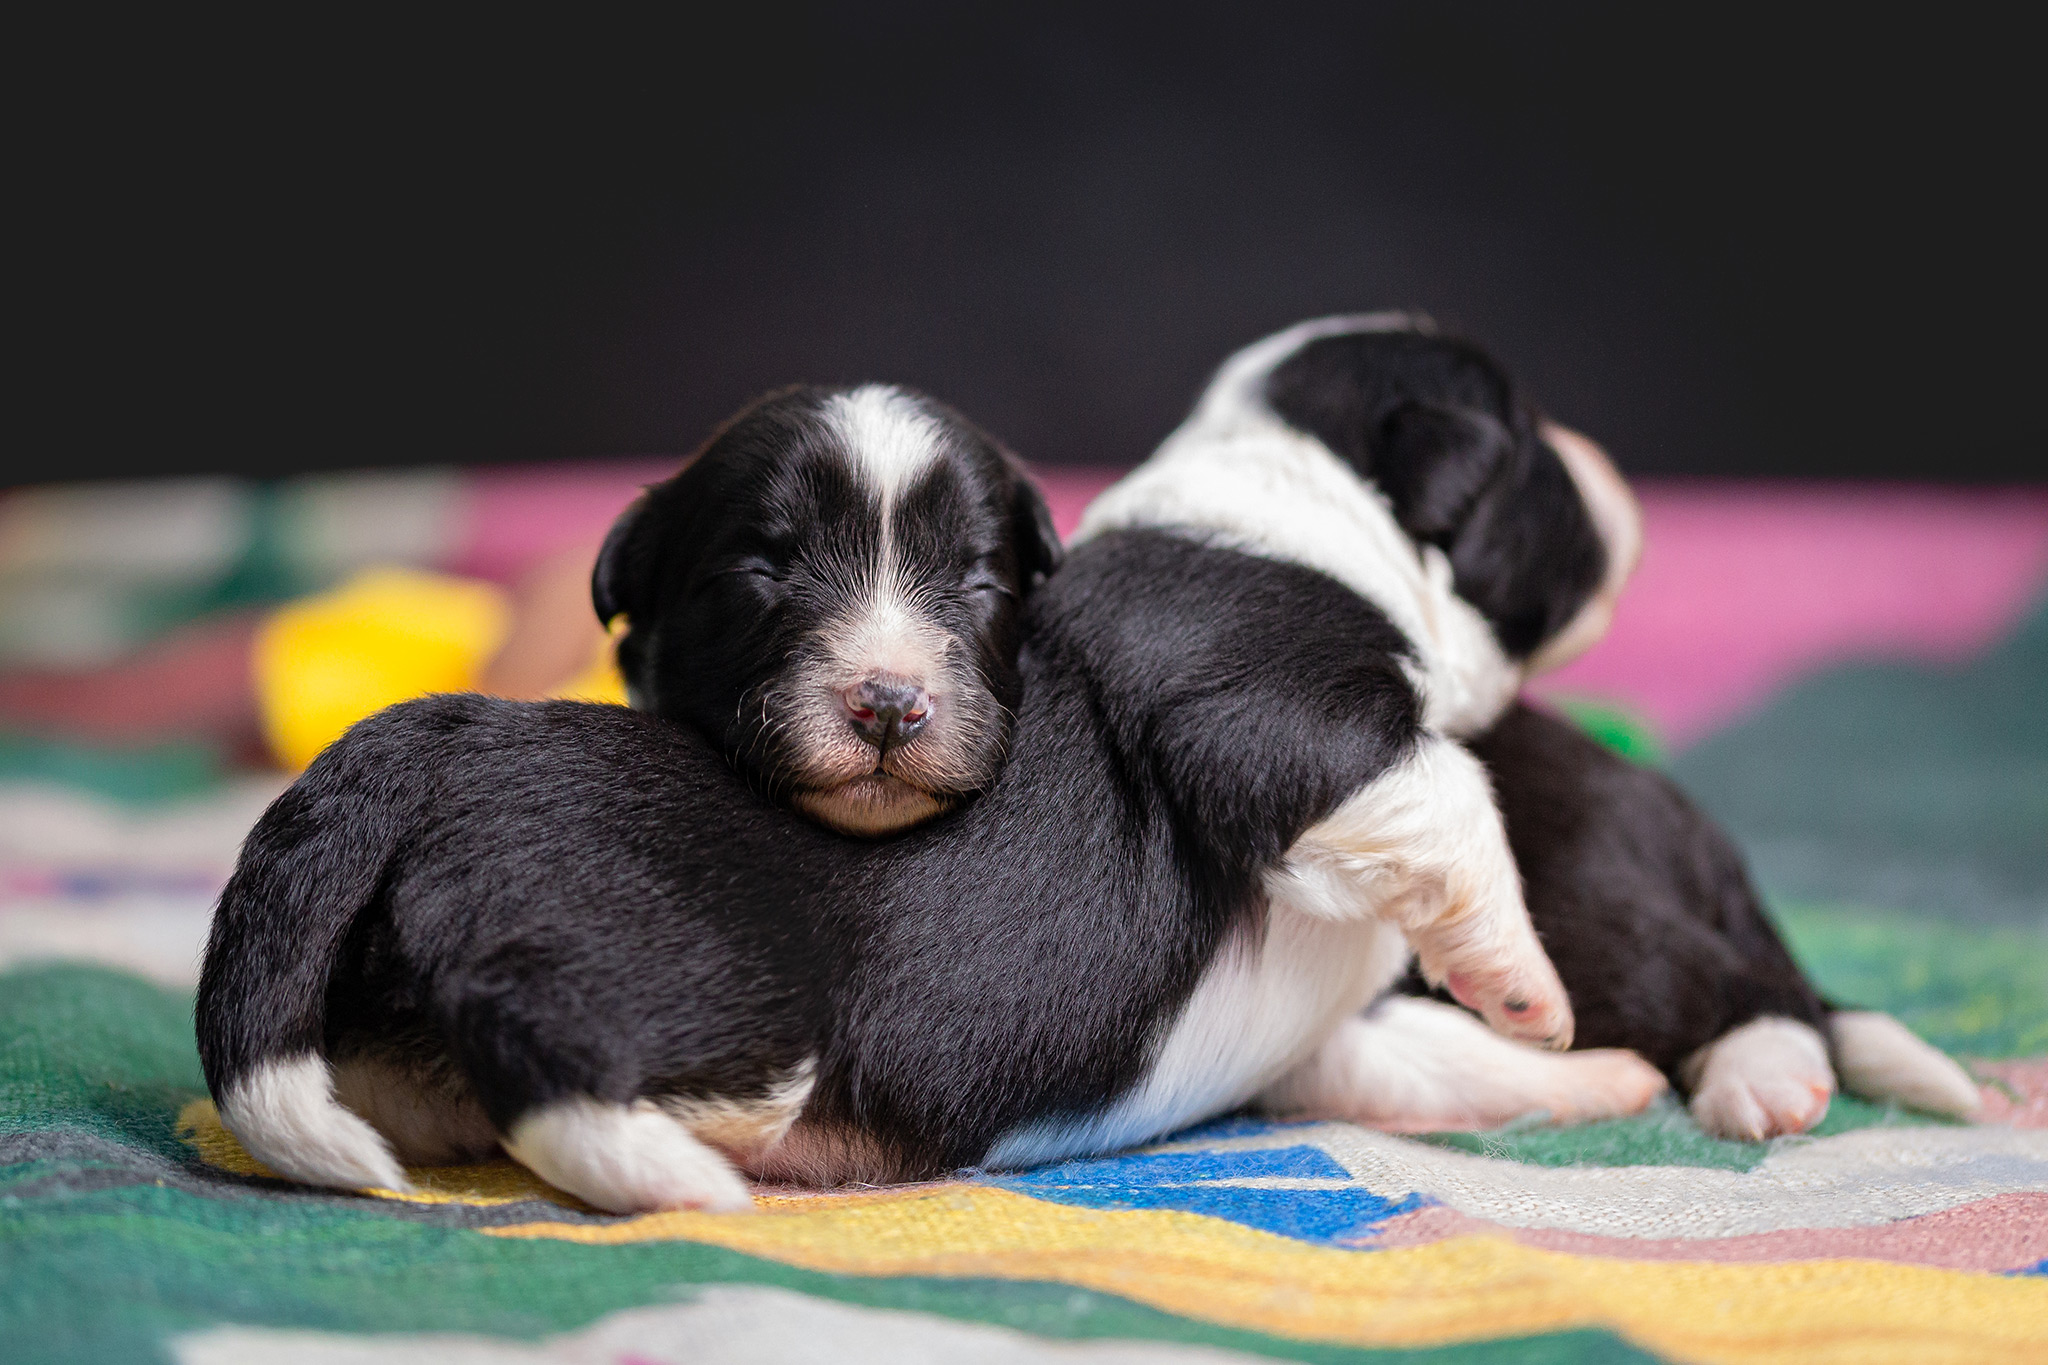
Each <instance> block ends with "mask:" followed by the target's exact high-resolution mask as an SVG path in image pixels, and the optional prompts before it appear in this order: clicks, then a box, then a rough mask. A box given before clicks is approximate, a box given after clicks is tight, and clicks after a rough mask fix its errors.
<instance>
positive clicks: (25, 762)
mask: <svg viewBox="0 0 2048 1365" xmlns="http://www.w3.org/2000/svg"><path fill="white" fill-rule="evenodd" d="M226 772H227V764H226V763H225V761H224V760H223V758H222V756H221V753H220V751H219V750H218V749H216V748H215V747H214V746H212V745H210V744H204V743H201V742H200V741H198V740H172V741H168V742H166V743H163V744H152V745H149V746H147V747H144V748H135V749H129V748H121V749H112V748H106V749H103V748H97V747H94V746H91V745H86V744H79V743H75V742H72V741H57V740H48V739H37V738H34V737H32V736H29V735H21V734H9V733H6V732H4V731H0V782H46V783H49V784H51V785H52V786H61V787H66V788H69V789H70V790H72V791H75V792H83V793H87V794H90V795H93V796H99V797H105V798H107V799H110V800H114V801H120V802H124V803H127V804H130V805H147V804H151V803H154V802H158V801H175V800H178V799H179V798H181V797H188V796H198V795H201V794H203V793H205V792H209V791H211V790H213V789H214V788H215V787H217V786H219V785H220V783H221V780H222V778H223V777H224V776H225V775H226Z"/></svg>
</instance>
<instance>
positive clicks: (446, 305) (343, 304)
mask: <svg viewBox="0 0 2048 1365" xmlns="http://www.w3.org/2000/svg"><path fill="white" fill-rule="evenodd" d="M968 8H969V7H963V6H939V5H932V6H902V5H895V6H887V7H879V8H862V9H859V10H855V9H850V8H849V9H836V8H835V9H802V10H784V11H778V12H776V13H774V14H772V15H771V14H765V13H764V14H762V15H761V16H760V17H758V18H747V19H741V20H738V21H733V20H724V21H721V22H719V23H718V24H715V25H714V24H709V23H698V22H694V21H693V22H690V23H684V24H679V25H675V26H672V27H668V28H664V29H662V30H660V31H653V30H636V29H628V28H623V27H622V28H618V29H616V30H610V31H597V30H591V29H584V30H581V31H577V32H568V31H565V30H563V29H561V28H559V27H558V26H557V25H558V23H559V21H548V22H547V23H545V24H539V25H534V26H530V27H525V28H519V29H516V30H515V29H514V28H512V27H510V25H511V24H512V22H513V21H510V20H507V19H505V18H503V17H502V16H493V17H492V18H491V19H490V20H489V21H488V23H486V22H485V21H482V20H479V21H477V25H476V26H475V27H473V28H464V29H448V30H440V31H426V30H423V29H420V28H417V27H414V26H411V25H408V24H394V25H392V26H388V27H376V28H371V27H364V26H362V24H363V21H362V20H360V19H358V20H353V21H348V22H344V21H342V20H337V21H336V22H335V24H334V26H333V27H331V28H329V29H326V30H317V31H316V30H313V29H295V30H292V31H285V30H264V29H261V28H251V27H249V26H248V25H246V24H242V25H238V26H236V27H235V28H233V29H227V28H222V29H220V30H218V31H205V30H199V29H194V28H192V27H190V26H189V24H187V23H186V22H184V21H164V20H158V21H154V22H157V23H160V24H167V25H168V24H176V26H175V27H169V26H166V27H164V28H162V29H159V30H153V31H138V30H135V29H132V28H123V29H121V30H119V31H114V30H112V29H111V28H106V27H103V28H102V29H100V30H98V31H80V32H73V33H69V34H65V35H62V36H55V35H52V36H51V37H50V38H49V39H48V41H47V42H46V43H45V44H43V45H42V46H41V48H40V49H37V50H35V51H33V52H32V53H31V52H24V54H23V61H24V64H26V65H28V66H31V67H33V68H36V69H38V70H40V71H42V72H43V73H44V75H45V78H46V80H45V84H44V85H43V87H42V89H41V92H40V95H39V96H38V97H37V98H32V99H29V100H27V101H26V102H25V107H26V108H27V110H28V113H27V114H26V116H25V117H24V119H23V121H21V122H20V123H18V124H17V134H18V136H19V137H20V138H22V139H23V140H25V142H26V144H27V148H28V152H29V155H28V158H27V161H26V163H25V165H24V166H23V168H21V169H20V170H18V172H17V177H16V180H17V183H16V185H15V191H16V193H15V195H14V196H12V197H13V198H14V199H15V203H16V207H17V212H18V213H19V214H20V219H19V220H18V221H23V222H26V224H27V225H28V227H29V229H30V231H29V233H28V234H27V236H28V237H29V239H30V242H31V244H30V245H28V246H26V247H23V248H20V249H19V250H20V255H19V256H18V257H17V260H18V262H19V263H20V271H21V278H20V281H19V282H20V284H21V285H22V286H23V288H22V289H21V290H20V294H21V296H22V298H23V302H24V305H25V306H23V307H22V308H20V309H19V310H18V311H17V313H16V317H17V323H18V325H19V326H20V328H21V332H20V333H19V334H18V343H19V344H20V345H21V350H22V352H23V355H22V358H21V360H20V362H18V363H19V368H18V369H17V380H18V382H20V386H21V388H20V391H21V394H22V399H23V406H24V407H25V408H26V410H27V411H26V413H25V414H24V420H23V422H22V424H21V430H22V432H23V433H24V435H23V437H22V439H21V440H20V441H18V442H16V441H10V442H9V443H8V445H9V446H10V447H12V448H13V449H14V450H15V452H16V453H15V454H14V455H12V456H9V457H7V458H8V467H7V468H5V469H4V470H0V474H4V475H5V476H6V478H7V480H8V481H34V480H43V479H54V478H73V477H98V476H108V475H116V474H140V473H152V474H153V473H173V472H198V471H230V472H237V473H246V474H258V475H274V474H283V473H290V472H295V471H299V470H307V469H319V468H340V467H355V466H372V465H399V464H412V463H421V462H433V463H441V462H504V461H523V460H541V459H559V458H565V457H578V456H598V455H618V454H628V453H652V452H675V451H682V450H686V449H688V448H690V447H692V446H693V445H695V444H696V443H697V442H698V441H699V440H700V439H701V438H702V437H703V435H704V434H705V432H706V430H707V428H708V427H709V426H710V425H711V424H712V423H713V422H715V421H716V420H717V419H719V418H720V417H722V416H724V415H725V414H726V413H728V412H730V411H731V410H732V409H733V408H734V407H735V406H737V405H738V404H739V403H740V402H742V401H743V400H745V399H746V398H748V397H749V396H751V395H753V394H754V393H756V392H759V391H760V390H762V389H764V388H767V387H770V386H773V385H776V384H780V383H785V382H789V381H793V380H857V379H867V378H882V379H891V380H898V381H903V382H908V383H912V384H916V385H919V386H922V387H924V388H927V389H928V390H930V391H932V392H934V393H936V394H938V395H940V396H942V397H944V398H947V399H949V400H951V401H952V402H954V403H956V404H957V405H959V406H960V407H961V408H963V409H964V410H966V411H967V412H968V413H969V414H971V415H973V416H974V417H976V418H977V419H979V420H980V421H981V422H982V423H983V424H984V425H986V426H987V427H989V428H990V429H991V430H993V431H994V432H996V433H997V434H998V435H999V436H1001V437H1002V438H1004V439H1005V440H1007V441H1008V442H1010V443H1011V444H1012V445H1013V446H1014V447H1015V448H1016V449H1017V450H1018V451H1019V453H1021V454H1023V455H1025V456H1026V457H1027V458H1031V459H1035V460H1038V461H1043V462H1087V463H1122V462H1129V461H1133V460H1136V459H1138V458H1140V457H1142V456H1143V455H1144V454H1145V453H1146V452H1147V451H1148V450H1149V448H1150V447H1151V446H1152V445H1153V444H1154V443H1155V442H1156V441H1157V440H1158V439H1159V437H1160V436H1161V435H1163V434H1164V433H1165V431H1166V430H1167V429H1168V428H1169V427H1170V425H1171V424H1172V423H1173V422H1174V421H1175V420H1176V419H1177V418H1178V417H1179V415H1180V414H1181V412H1182V411H1183V410H1184V408H1185V407H1186V405H1187V404H1188V402H1189V401H1190V399H1191V398H1192V397H1193V395H1194V393H1195V391H1196V390H1197V388H1198V387H1199V385H1200V384H1201V382H1202V380H1203V377H1204V375H1205V374H1206V372H1207V371H1208V370H1209V369H1210V368H1211V367H1212V366H1213V365H1214V364H1215V363H1216V362H1217V361H1218V360H1220V359H1221V358H1222V357H1223V356H1224V355H1225V354H1226V353H1227V352H1228V351H1230V350H1232V349H1234V348H1235V347H1237V346H1239V345H1241V344H1243V343H1245V342H1247V341H1250V340H1252V339H1254V338H1256V337H1257V336H1259V335H1261V334H1263V333H1265V332H1267V331H1270V330H1272V329H1274V328H1276V327H1279V326H1282V325H1284V324H1286V323H1289V322H1292V321H1294V320H1296V319H1299V318H1301V317H1304V316H1309V315H1313V314H1318V313H1325V312H1333V311H1339V310H1354V309H1365V308H1377V307H1385V306H1405V307H1414V308H1421V309H1424V310H1427V311H1429V312H1432V313H1434V314H1435V315H1436V316H1437V317H1438V318H1439V319H1440V320H1441V321H1442V322H1444V323H1445V324H1447V325H1449V326H1451V327H1454V328H1456V329H1459V330H1462V331H1465V332H1468V333H1470V334H1472V335H1474V336H1476V337H1478V338H1480V339H1482V340H1484V341H1486V342H1488V343H1489V344H1491V345H1492V346H1493V347H1494V348H1495V349H1496V350H1497V351H1498V352H1499V353H1500V354H1501V355H1502V356H1503V357H1504V358H1505V359H1506V360H1507V361H1508V362H1509V363H1510V364H1511V365H1512V366H1514V367H1516V368H1517V369H1518V370H1519V371H1520V372H1521V373H1522V374H1523V375H1524V376H1525V377H1526V378H1527V379H1528V381H1529V383H1530V386H1531V388H1532V389H1533V390H1534V392H1535V393H1536V395H1537V396H1538V398H1539V399H1540V400H1541V401H1542V402H1543V403H1544V404H1545V405H1546V406H1547V407H1548V408H1549V409H1550V410H1551V411H1552V412H1554V413H1555V414H1557V415H1558V416H1560V417H1561V418H1563V419H1564V420H1566V421H1569V422H1572V423H1574V424H1576V425H1579V426H1582V427H1584V428H1585V429H1587V430H1588V431H1590V432H1591V433H1593V434H1594V435H1596V436H1598V437H1600V438H1602V439H1604V440H1605V441H1607V442H1608V444H1609V445H1610V446H1611V448H1612V449H1613V450H1614V451H1615V453H1616V455H1617V456H1618V457H1619V459H1620V460H1621V461H1622V463H1623V464H1624V465H1625V466H1626V467H1627V468H1628V469H1630V470H1632V471H1635V472H1638V473H1693V474H1765V475H1782V476H1834V475H1854V476H1880V477H1894V478H1916V479H1939V480H1970V481H1988V480H2035V479H2040V478H2042V477H2044V474H2048V467H2044V461H2043V459H2042V454H2043V451H2044V450H2048V440H2044V438H2048V430H2044V428H2048V420H2044V417H2043V407H2042V404H2041V402H2040V398H2039V384H2038V380H2037V378H2036V375H2037V369H2038V367H2037V363H2036V362H2037V359H2038V357H2039V352H2040V349H2041V348H2040V346H2039V344H2038V341H2037V339H2036V337H2037V328H2038V321H2037V320H2038V318H2039V317H2040V313H2041V305H2042V299H2041V297H2040V293H2041V291H2040V288H2039V285H2040V279H2039V270H2038V267H2037V265H2036V259H2037V253H2038V243H2039V241H2040V239H2041V236H2042V233H2041V226H2040V222H2039V217H2038V210H2037V209H2036V208H2035V207H2034V206H2033V202H2032V200H2033V197H2034V194H2035V192H2036V186H2035V183H2034V182H2036V181H2037V180H2038V179H2039V178H2040V175H2039V172H2040V145H2039V142H2040V140H2039V128H2038V114H2037V108H2038V101H2037V100H2036V99H2032V98H2026V97H2027V96H2028V95H2030V94H2031V93H2032V92H2033V90H2034V81H2035V78H2034V76H2033V74H2032V73H2031V72H2030V71H2028V70H2026V69H2025V67H2024V65H2023V63H2026V62H2028V61H2029V60H2030V57H2029V54H2030V53H2031V52H2032V51H2033V45H2032V43H2031V41H2022V39H2021V36H2020V34H2019V33H2018V32H2016V31H2014V30H2012V29H2010V28H2006V27H2003V26H2002V24H2003V22H2004V21H1998V22H1994V21H1992V20H1989V19H1986V18H1982V17H1975V18H1973V17H1971V16H1969V15H1968V14H1966V13H1965V12H1963V11H1959V10H1955V9H1950V8H1944V9H1942V10H1940V11H1939V12H1938V17H1931V16H1933V15H1934V13H1935V12H1929V15H1928V16H1924V17H1923V19H1922V22H1920V23H1918V24H1914V25H1903V24H1898V23H1897V22H1896V21H1895V20H1886V19H1881V18H1879V17H1877V16H1876V14H1875V12H1874V11H1871V10H1868V9H1865V10H1862V11H1858V12H1855V13H1853V14H1851V13H1844V14H1843V15H1842V16H1841V17H1839V18H1836V19H1825V18H1819V17H1808V18H1788V17H1787V16H1786V14H1785V13H1784V12H1783V11H1782V10H1755V11H1742V10H1736V9H1728V8H1724V7H1714V8H1712V9H1711V10H1710V11H1707V12H1704V13H1700V14H1696V15H1695V16H1693V17H1690V18H1673V17H1669V16H1646V15H1643V14H1640V13H1636V12H1634V11H1633V10H1632V9H1621V8H1613V7H1587V6H1559V5H1546V6H1525V5H1508V6H1498V7H1495V6H1475V5H1467V4H1453V5H1443V4H1413V5H1405V4H1404V5H1356V4H1354V5H1344V6H1332V7H1327V8H1318V7H1295V8H1288V9H1285V10H1281V9H1278V8H1275V7H1244V8H1241V9H1232V10H1221V9H1215V10H1204V9H1202V8H1200V7H1177V8H1175V9H1174V10H1172V11H1171V12H1170V13H1169V12H1160V13H1152V12H1149V11H1143V10H1120V9H1117V8H1114V7H1109V6H1102V7H1097V8H1095V9H1088V10H1073V11H1065V12H1061V11H1052V10H1043V9H1034V10H1032V11H1031V12H1030V13H1020V14H1015V15H1012V16H1009V17H993V16H990V15H985V14H974V13H962V12H960V11H962V10H965V9H968ZM98 22H100V23H102V24H103V25H111V23H112V21H110V20H107V21H98Z"/></svg>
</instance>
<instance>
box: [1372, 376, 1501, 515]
mask: <svg viewBox="0 0 2048 1365" xmlns="http://www.w3.org/2000/svg"><path fill="white" fill-rule="evenodd" d="M1514 450H1515V436H1514V433H1513V432H1512V431H1510V430H1508V428H1507V426H1506V424H1504V423H1503V422H1501V421H1500V420H1499V419H1497V418H1495V417H1491V416H1489V415H1488V414H1486V413H1484V412H1479V411H1476V410H1474V409H1471V408H1449V407H1437V406H1435V405H1433V404H1429V403H1403V404H1402V405H1401V406H1400V407H1398V408H1396V409H1394V410H1393V411H1392V412H1391V413H1389V414H1387V419H1386V421H1384V422H1382V423H1381V424H1380V431H1379V440H1377V441H1376V442H1374V443H1373V455H1372V469H1373V475H1374V477H1375V478H1376V479H1377V480H1378V482H1379V485H1380V487H1381V488H1382V489H1384V490H1385V491H1386V494H1387V498H1388V500H1389V501H1390V502H1392V503H1393V504H1394V517H1395V519H1396V520H1397V521H1399V522H1400V523H1401V527H1402V529H1403V530H1405V531H1407V532H1408V534H1409V535H1411V536H1414V537H1415V538H1416V539H1417V540H1425V541H1429V542H1431V543H1434V544H1444V543H1446V542H1448V541H1449V540H1450V539H1451V538H1452V537H1454V536H1456V535H1457V533H1458V530H1459V528H1460V527H1462V526H1463V525H1464V524H1465V519H1466V517H1468V516H1469V515H1470V514H1471V511H1472V506H1473V503H1474V502H1476V501H1477V500H1478V497H1479V494H1480V493H1481V491H1482V490H1484V489H1485V487H1486V485H1487V483H1488V482H1489V481H1490V480H1492V478H1493V477H1494V475H1495V474H1496V473H1498V472H1499V471H1500V470H1501V468H1502V467H1503V466H1505V465H1506V464H1507V462H1508V461H1509V460H1510V459H1511V458H1512V457H1513V455H1514Z"/></svg>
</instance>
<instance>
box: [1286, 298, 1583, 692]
mask: <svg viewBox="0 0 2048 1365" xmlns="http://www.w3.org/2000/svg"><path fill="white" fill-rule="evenodd" d="M1265 398H1266V402H1267V404H1268V405H1269V406H1270V407H1271V408H1272V409H1273V411H1274V412H1275V413H1277V414H1278V415H1279V416H1280V417H1281V419H1282V420H1284V421H1285V422H1287V423H1288V424H1289V425H1290V426H1293V427H1295V428H1296V429H1297V430H1300V431H1303V432H1306V433H1308V434H1309V435H1311V436H1314V437H1316V438H1317V439H1318V440H1320V441H1321V442H1322V443H1323V444H1324V445H1326V446H1328V447H1329V448H1330V449H1331V451H1333V452H1335V453H1336V454H1337V455H1338V456H1339V457H1340V458H1342V459H1343V460H1344V461H1345V462H1346V463H1348V464H1350V465H1351V467H1352V468H1353V469H1355V470H1357V471H1358V473H1359V475H1360V477H1362V478H1364V479H1365V480H1367V481H1368V482H1370V483H1373V484H1376V485H1377V486H1378V487H1379V488H1380V489H1381V490H1382V491H1383V492H1385V493H1386V495H1387V498H1388V501H1390V502H1391V503H1392V504H1393V508H1394V516H1395V518H1396V520H1398V521H1399V522H1400V523H1401V526H1402V528H1403V529H1404V530H1406V531H1407V532H1408V534H1409V535H1410V536H1412V537H1414V538H1415V539H1416V540H1417V541H1420V542H1423V543H1426V544H1430V545H1435V546H1438V547H1439V548H1441V549H1442V550H1443V551H1444V553H1445V555H1446V556H1448V557H1449V559H1450V561H1451V568H1452V570H1453V577H1454V582H1455V584H1456V587H1457V591H1458V595H1459V596H1461V597H1463V598H1464V599H1465V600H1466V601H1468V602H1470V603H1471V604H1472V605H1473V606H1475V607H1477V608H1478V609H1479V611H1480V613H1481V614H1482V615H1484V616H1485V617H1486V619H1487V621H1488V623H1489V624H1490V625H1491V626H1492V627H1493V633H1494V636H1495V638H1496V639H1498V640H1499V641H1500V645H1501V648H1502V649H1503V650H1505V651H1506V652H1507V654H1508V655H1509V656H1510V657H1512V658H1518V659H1519V658H1526V657H1528V656H1529V655H1530V654H1532V653H1533V652H1535V650H1536V648H1537V646H1539V645H1540V644H1542V643H1543V642H1544V641H1545V640H1547V639H1549V638H1550V637H1551V636H1553V635H1555V634H1557V632H1558V631H1560V630H1562V629H1563V628H1564V626H1565V625H1566V623H1568V622H1569V621H1570V620H1571V619H1572V617H1573V616H1575V615H1576V614H1577V613H1578V610H1579V608H1580V607H1582V606H1584V605H1585V604H1586V602H1587V601H1588V599H1590V598H1591V597H1592V595H1593V593H1594V591H1595V590H1596V589H1597V588H1598V587H1599V585H1600V581H1601V577H1602V575H1603V574H1604V573H1605V571H1606V567H1607V551H1606V549H1605V548H1604V547H1603V546H1602V544H1601V541H1600V535H1599V532H1598V530H1597V529H1596V528H1595V526H1594V524H1593V519H1592V517H1591V515H1590V514H1589V513H1588V512H1587V510H1586V507H1585V504H1584V503H1583V501H1581V499H1580V497H1579V493H1578V490H1577V488H1576V487H1575V486H1574V485H1573V483H1572V479H1571V475H1570V474H1569V473H1567V472H1566V470H1565V467H1564V464H1563V462H1562V461H1561V460H1560V459H1559V458H1558V456H1557V453H1556V452H1555V451H1553V450H1551V449H1550V447H1549V446H1548V445H1546V444H1545V443H1544V441H1543V439H1542V436H1541V435H1540V432H1539V419H1538V414H1537V412H1536V410H1535V409H1534V408H1533V407H1532V406H1531V405H1530V404H1529V402H1528V401H1527V400H1526V399H1525V398H1524V397H1523V396H1522V395H1521V394H1520V393H1519V392H1518V391H1517V389H1516V388H1515V385H1514V382H1513V381H1512V380H1511V379H1510V378H1509V377H1508V375H1507V372H1506V371H1505V370H1503V369H1502V368H1501V367H1500V365H1499V364H1498V363H1496V362H1495V361H1494V360H1493V358H1492V357H1490V356H1488V355H1487V354H1486V353H1485V352H1484V351H1482V350H1480V349H1479V348H1478V347H1477V346H1474V345H1472V344H1470V343H1468V342H1463V341H1458V340H1455V339H1452V338H1447V337H1442V336H1438V335H1436V334H1435V333H1434V332H1430V331H1426V330H1406V329H1403V330H1389V331H1368V332H1349V333H1343V334H1340V335H1336V336H1327V337H1322V338H1320V339H1318V340H1314V341H1310V342H1308V343H1307V344H1305V345H1304V346H1302V347H1301V348H1300V349H1299V350H1297V351H1295V352H1294V353H1293V354H1292V355H1290V356H1289V357H1288V358H1287V359H1286V360H1284V361H1282V362H1281V363H1280V364H1279V365H1277V366H1275V367H1274V369H1273V372H1272V373H1271V374H1270V375H1269V376H1267V379H1266V388H1265Z"/></svg>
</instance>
